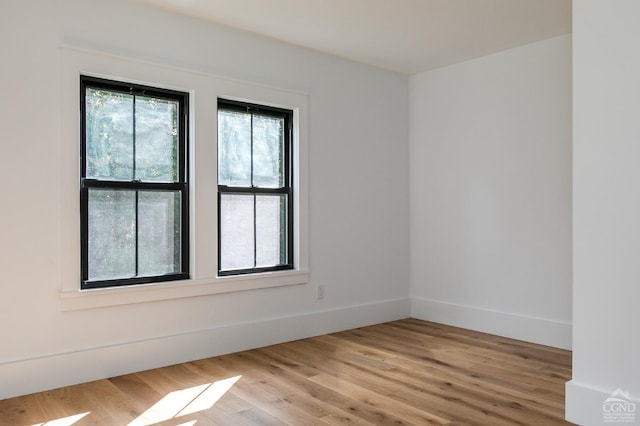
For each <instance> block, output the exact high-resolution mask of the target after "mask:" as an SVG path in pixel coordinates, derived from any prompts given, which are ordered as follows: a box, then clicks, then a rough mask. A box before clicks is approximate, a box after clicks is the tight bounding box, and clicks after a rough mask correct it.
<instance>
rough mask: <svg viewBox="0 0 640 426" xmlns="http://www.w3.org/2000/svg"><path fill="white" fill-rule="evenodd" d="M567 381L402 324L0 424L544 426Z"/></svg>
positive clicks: (245, 358)
mask: <svg viewBox="0 0 640 426" xmlns="http://www.w3.org/2000/svg"><path fill="white" fill-rule="evenodd" d="M150 356H153V355H152V354H150ZM570 378H571V352H569V351H564V350H560V349H555V348H550V347H546V346H540V345H535V344H531V343H526V342H521V341H517V340H512V339H507V338H502V337H496V336H492V335H488V334H483V333H478V332H474V331H469V330H464V329H460V328H455V327H450V326H445V325H441V324H435V323H431V322H425V321H419V320H415V319H406V320H400V321H394V322H390V323H385V324H379V325H374V326H370V327H363V328H359V329H355V330H349V331H344V332H340V333H335V334H330V335H326V336H320V337H314V338H310V339H305V340H299V341H295V342H290V343H284V344H280V345H275V346H269V347H266V348H261V349H255V350H251V351H246V352H239V353H235V354H231V355H225V356H219V357H215V358H209V359H204V360H200V361H194V362H189V363H185V364H179V365H175V366H171V367H165V368H160V369H155V370H149V371H144V372H140V373H135V374H129V375H126V376H120V377H115V378H112V379H108V380H99V381H96V382H91V383H86V384H82V385H77V386H70V387H66V388H61V389H56V390H52V391H49V392H42V393H38V394H33V395H27V396H23V397H18V398H12V399H6V400H3V401H0V424H1V425H3V426H4V425H10V426H19V425H34V424H35V425H42V424H44V425H46V426H67V425H74V426H76V425H77V426H80V425H89V424H97V425H131V426H134V425H137V426H140V425H167V426H169V425H171V426H178V425H184V426H194V425H197V426H203V425H218V424H219V425H232V426H233V425H282V424H287V425H296V426H297V425H316V424H317V425H323V424H375V425H387V424H393V425H406V424H411V425H422V424H459V425H462V424H464V425H470V424H473V425H491V426H497V425H554V424H563V423H565V422H564V420H563V418H564V384H565V382H566V381H568V380H569V379H570ZM55 421H58V423H56V422H55ZM47 422H49V423H47Z"/></svg>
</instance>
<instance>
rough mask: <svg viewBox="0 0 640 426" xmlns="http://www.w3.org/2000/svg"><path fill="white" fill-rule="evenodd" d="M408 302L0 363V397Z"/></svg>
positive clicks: (279, 336)
mask: <svg viewBox="0 0 640 426" xmlns="http://www.w3.org/2000/svg"><path fill="white" fill-rule="evenodd" d="M409 307H410V303H409V299H408V298H407V299H394V300H386V301H382V302H374V303H369V304H363V305H356V306H348V307H344V308H338V309H332V310H326V311H318V312H312V313H307V314H302V315H296V316H290V317H282V318H273V319H265V320H260V321H255V322H246V323H241V324H231V325H224V326H220V327H213V328H209V329H205V330H197V331H192V332H189V333H184V334H177V335H171V336H162V337H158V338H151V339H147V340H140V341H135V342H127V343H123V344H117V345H111V346H105V347H99V348H90V349H85V350H81V351H75V352H67V353H59V354H52V355H47V356H41V357H37V358H31V359H23V360H17V361H13V362H7V363H2V364H0V378H1V380H0V399H5V398H11V397H14V396H19V395H26V394H29V393H34V392H41V391H45V390H49V389H54V388H58V387H62V386H69V385H73V384H78V383H84V382H89V381H93V380H99V379H104V378H107V377H114V376H119V375H122V374H128V373H133V372H137V371H143V370H148V369H152V368H158V367H163V366H167V365H173V364H178V363H181V362H187V361H193V360H197V359H203V358H208V357H212V356H217V355H222V354H228V353H233V352H238V351H242V350H247V349H253V348H258V347H263V346H268V345H273V344H277V343H282V342H288V341H292V340H297V339H303V338H307V337H312V336H317V335H322V334H327V333H333V332H337V331H342V330H348V329H351V328H357V327H363V326H366V325H372V324H378V323H382V322H387V321H394V320H398V319H402V318H407V317H408V316H409V309H410V308H409Z"/></svg>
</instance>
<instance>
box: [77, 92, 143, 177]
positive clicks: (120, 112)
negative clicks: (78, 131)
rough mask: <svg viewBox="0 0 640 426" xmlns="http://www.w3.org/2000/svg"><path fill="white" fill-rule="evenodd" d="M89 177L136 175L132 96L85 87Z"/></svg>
mask: <svg viewBox="0 0 640 426" xmlns="http://www.w3.org/2000/svg"><path fill="white" fill-rule="evenodd" d="M85 125H86V150H87V152H86V167H87V177H88V178H94V179H100V178H107V179H113V180H131V179H133V96H131V95H129V94H125V93H118V92H112V91H108V90H100V89H91V88H88V89H87V90H86V123H85Z"/></svg>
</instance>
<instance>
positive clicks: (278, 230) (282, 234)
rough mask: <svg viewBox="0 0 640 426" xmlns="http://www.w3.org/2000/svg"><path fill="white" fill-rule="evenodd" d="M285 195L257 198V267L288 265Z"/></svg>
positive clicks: (259, 196) (260, 196)
mask: <svg viewBox="0 0 640 426" xmlns="http://www.w3.org/2000/svg"><path fill="white" fill-rule="evenodd" d="M286 205H287V200H286V196H285V195H275V196H274V195H258V196H256V266H258V267H266V266H276V265H282V264H286V263H287V247H286V245H287V243H286V241H287V235H286V229H287V224H286V212H287V208H286Z"/></svg>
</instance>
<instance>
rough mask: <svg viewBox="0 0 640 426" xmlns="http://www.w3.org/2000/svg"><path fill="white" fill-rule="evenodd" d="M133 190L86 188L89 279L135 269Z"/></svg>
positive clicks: (128, 274)
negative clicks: (87, 195)
mask: <svg viewBox="0 0 640 426" xmlns="http://www.w3.org/2000/svg"><path fill="white" fill-rule="evenodd" d="M135 203H136V196H135V191H113V190H91V189H90V190H89V212H88V220H89V223H88V225H89V240H88V243H89V244H88V253H89V258H88V263H89V270H88V273H89V280H108V279H116V278H130V277H133V276H135V273H136V258H135V256H136V228H135V226H136V225H135V224H136V217H135V215H136V204H135Z"/></svg>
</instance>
